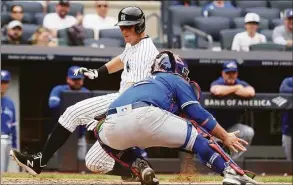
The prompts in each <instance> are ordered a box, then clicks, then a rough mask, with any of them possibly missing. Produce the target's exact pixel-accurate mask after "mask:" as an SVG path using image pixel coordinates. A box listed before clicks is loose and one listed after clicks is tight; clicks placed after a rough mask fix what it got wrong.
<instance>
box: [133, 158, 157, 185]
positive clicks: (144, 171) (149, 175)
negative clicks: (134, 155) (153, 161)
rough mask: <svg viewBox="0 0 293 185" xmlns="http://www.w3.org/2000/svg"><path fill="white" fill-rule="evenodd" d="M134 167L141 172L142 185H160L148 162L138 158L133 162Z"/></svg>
mask: <svg viewBox="0 0 293 185" xmlns="http://www.w3.org/2000/svg"><path fill="white" fill-rule="evenodd" d="M132 166H133V167H134V168H135V169H137V170H138V171H139V173H140V175H141V184H142V185H158V184H159V179H158V178H156V175H155V172H154V170H153V169H152V168H151V167H150V166H149V165H148V163H147V162H146V161H144V160H142V159H139V158H138V159H136V160H135V161H134V162H133V164H132Z"/></svg>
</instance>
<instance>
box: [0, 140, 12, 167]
mask: <svg viewBox="0 0 293 185" xmlns="http://www.w3.org/2000/svg"><path fill="white" fill-rule="evenodd" d="M11 144H12V142H11V137H10V136H9V135H1V172H7V170H8V164H9V151H10V149H11Z"/></svg>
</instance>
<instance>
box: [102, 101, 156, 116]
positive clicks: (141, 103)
mask: <svg viewBox="0 0 293 185" xmlns="http://www.w3.org/2000/svg"><path fill="white" fill-rule="evenodd" d="M150 105H151V104H150V103H146V102H142V101H140V102H135V103H133V104H131V108H132V109H137V108H140V107H147V106H150ZM125 107H126V106H125ZM117 108H119V107H117ZM117 108H112V109H109V110H108V111H107V115H111V114H116V113H117ZM121 108H122V107H121ZM122 111H123V110H122Z"/></svg>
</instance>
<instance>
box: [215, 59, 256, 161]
mask: <svg viewBox="0 0 293 185" xmlns="http://www.w3.org/2000/svg"><path fill="white" fill-rule="evenodd" d="M210 92H211V93H212V95H214V96H217V97H225V96H229V95H234V96H239V97H242V98H251V97H253V96H255V91H254V88H253V87H252V86H251V85H249V84H248V83H247V82H245V81H242V80H240V79H238V68H237V64H236V62H235V61H226V62H225V63H224V64H223V70H222V77H220V78H218V79H217V80H215V81H213V82H212V83H211V88H210ZM211 112H212V114H213V115H214V116H215V117H216V118H217V120H218V121H219V123H221V126H222V127H223V128H225V129H226V130H228V131H229V132H233V131H237V130H239V131H240V134H239V137H240V138H242V139H244V140H245V141H247V142H248V143H251V141H252V139H253V137H254V130H253V128H251V127H250V126H247V125H244V124H241V123H240V122H239V121H240V118H241V116H243V114H244V113H245V112H244V110H235V109H233V110H232V109H229V110H228V109H226V110H225V109H221V110H219V109H217V110H211ZM240 155H241V153H239V154H236V155H233V158H234V159H236V158H238V157H239V156H240Z"/></svg>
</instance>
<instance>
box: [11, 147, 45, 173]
mask: <svg viewBox="0 0 293 185" xmlns="http://www.w3.org/2000/svg"><path fill="white" fill-rule="evenodd" d="M9 154H10V156H11V157H12V158H13V160H15V161H16V163H17V164H18V165H19V166H21V167H23V168H24V169H25V170H26V171H27V172H28V173H29V174H31V175H34V176H35V175H37V174H40V173H41V172H42V170H43V168H44V167H45V166H46V165H42V164H41V163H42V153H37V154H34V155H26V154H22V153H20V152H18V151H16V150H10V152H9Z"/></svg>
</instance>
